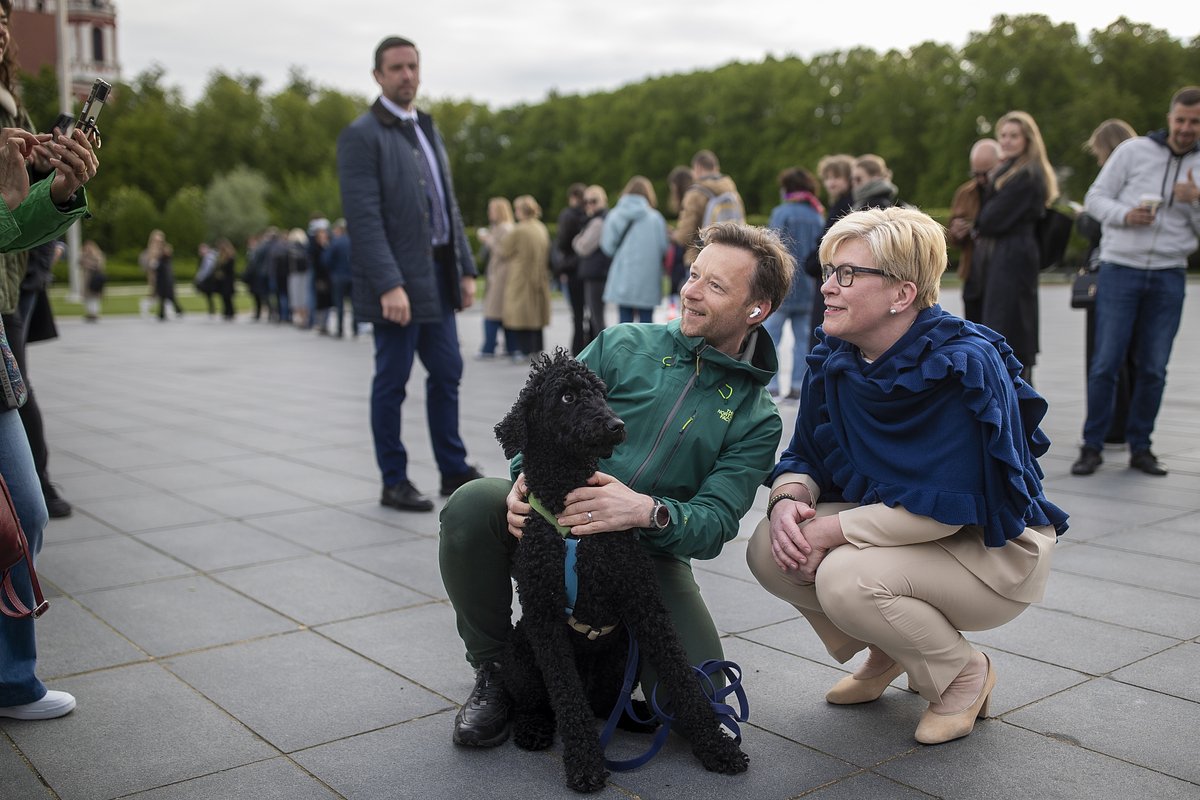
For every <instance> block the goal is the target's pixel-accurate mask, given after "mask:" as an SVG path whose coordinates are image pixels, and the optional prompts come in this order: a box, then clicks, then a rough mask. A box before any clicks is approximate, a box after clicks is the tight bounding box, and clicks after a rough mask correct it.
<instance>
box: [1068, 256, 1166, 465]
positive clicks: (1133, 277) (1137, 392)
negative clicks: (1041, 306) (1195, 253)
mask: <svg viewBox="0 0 1200 800" xmlns="http://www.w3.org/2000/svg"><path fill="white" fill-rule="evenodd" d="M1186 286H1187V281H1186V275H1185V270H1184V268H1183V267H1178V268H1172V269H1134V268H1133V267H1123V266H1121V265H1119V264H1111V263H1107V262H1101V264H1100V276H1099V280H1098V284H1097V287H1096V342H1095V353H1094V354H1093V356H1092V367H1091V369H1090V370H1089V371H1088V386H1087V408H1088V413H1087V422H1085V423H1084V426H1083V443H1084V444H1085V445H1087V446H1088V447H1094V448H1096V449H1097V450H1100V449H1102V448H1103V447H1104V434H1105V433H1106V432H1107V431H1108V427H1109V425H1110V423H1111V422H1112V415H1113V406H1114V405H1115V403H1116V395H1117V377H1118V375H1119V374H1120V370H1121V364H1122V363H1123V362H1124V360H1125V357H1126V352H1127V351H1128V350H1129V348H1130V341H1131V340H1132V342H1133V352H1132V356H1133V364H1134V376H1133V396H1132V397H1131V398H1130V401H1129V418H1128V420H1127V421H1126V423H1125V440H1126V441H1127V442H1129V449H1130V452H1133V453H1137V452H1140V451H1142V450H1149V449H1150V433H1151V432H1152V431H1153V430H1154V420H1155V419H1156V418H1157V417H1158V409H1159V406H1161V405H1162V395H1163V389H1164V388H1165V387H1166V384H1167V361H1168V359H1170V357H1171V345H1172V344H1173V343H1174V341H1175V334H1176V333H1177V332H1178V331H1179V320H1180V317H1181V316H1182V315H1183V296H1184V291H1185V289H1186Z"/></svg>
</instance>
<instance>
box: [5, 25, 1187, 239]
mask: <svg viewBox="0 0 1200 800" xmlns="http://www.w3.org/2000/svg"><path fill="white" fill-rule="evenodd" d="M1197 76H1200V37H1197V38H1194V39H1193V40H1192V41H1191V42H1182V41H1180V40H1177V39H1173V38H1172V37H1171V36H1169V35H1168V34H1167V33H1166V32H1164V31H1162V30H1158V29H1155V28H1152V27H1149V26H1146V25H1140V24H1137V23H1133V22H1130V21H1128V20H1126V19H1124V18H1122V19H1119V20H1117V21H1116V22H1114V23H1112V24H1111V25H1109V26H1108V27H1107V28H1105V29H1103V30H1097V31H1092V32H1090V34H1089V35H1087V36H1086V37H1085V38H1081V37H1080V34H1079V32H1078V31H1077V30H1076V28H1075V26H1074V25H1072V24H1069V23H1062V24H1055V23H1053V22H1051V21H1050V20H1049V19H1048V18H1047V17H1045V16H1042V15H1028V16H1011V17H1010V16H998V17H996V18H995V19H994V20H993V22H992V25H991V28H990V29H989V30H988V31H986V32H978V33H975V34H973V35H972V36H971V37H970V39H969V41H968V42H967V44H966V45H965V46H964V47H962V48H961V49H955V48H953V47H950V46H948V45H945V44H937V43H933V42H927V43H924V44H921V45H919V46H917V47H915V48H913V49H912V50H910V51H906V52H898V51H889V52H887V53H882V54H881V53H877V52H875V51H872V50H868V49H863V48H855V49H852V50H847V51H841V52H835V53H828V54H822V55H818V56H815V57H813V58H812V59H809V60H805V59H801V58H785V59H776V58H768V59H767V60H766V61H765V62H762V63H754V64H743V63H733V64H729V65H726V66H724V67H721V68H719V69H716V70H711V71H704V72H694V73H690V74H681V75H671V76H667V77H660V78H654V79H651V80H647V81H644V82H642V83H638V84H633V85H629V86H625V87H623V88H621V89H618V90H615V91H612V92H601V93H595V94H591V95H586V96H580V95H565V96H559V95H551V96H550V97H548V98H547V99H546V100H545V101H544V102H541V103H536V104H527V105H518V106H516V107H512V108H500V109H492V108H489V107H488V106H486V105H480V104H476V103H469V102H454V101H441V102H430V101H429V99H428V98H426V105H427V106H429V107H430V110H431V111H432V112H433V113H434V114H435V116H436V118H437V119H438V124H439V125H440V127H441V129H442V132H443V134H444V135H445V137H446V139H447V144H448V148H449V151H450V154H451V158H452V161H453V168H454V175H455V180H456V183H457V191H458V195H459V199H460V202H461V204H462V207H463V211H464V214H465V216H466V217H467V221H468V224H469V225H471V226H475V225H479V224H481V223H482V222H483V221H484V219H485V209H486V205H487V199H488V198H489V197H490V196H493V195H504V196H508V197H513V196H516V195H519V194H532V195H534V196H535V197H537V198H538V199H539V201H540V202H541V203H542V205H543V206H544V207H545V208H546V209H547V216H552V215H553V214H554V212H555V211H556V210H557V209H558V207H559V206H560V205H561V204H562V201H563V195H564V190H565V188H566V186H567V185H568V184H569V183H571V182H573V181H585V182H589V183H599V184H602V185H604V186H606V187H607V188H608V189H609V192H610V194H615V193H616V192H618V191H619V190H620V188H621V187H622V186H623V185H624V184H625V182H626V180H627V179H628V178H629V177H630V176H631V175H634V174H644V175H646V176H648V177H650V178H651V179H652V180H653V181H654V182H655V184H656V187H657V189H658V191H659V193H660V199H663V200H664V201H665V191H666V186H665V178H666V175H667V173H668V172H669V171H670V169H671V168H672V167H673V166H675V165H676V164H682V163H687V161H688V160H689V159H690V157H691V155H692V154H693V153H694V152H695V151H696V150H697V149H700V148H702V147H706V148H710V149H712V150H714V151H715V152H716V153H717V154H718V155H719V156H720V157H721V161H722V167H723V169H724V171H725V172H727V173H729V174H730V175H732V176H733V177H734V178H735V179H736V180H737V182H738V185H739V187H740V189H741V190H742V193H743V195H744V196H745V198H746V201H747V205H748V207H749V210H750V211H751V213H754V214H765V213H767V212H768V211H769V210H770V208H771V207H772V206H773V205H774V204H775V202H776V199H777V197H778V195H777V189H776V183H775V176H776V175H777V174H778V173H779V171H780V170H781V169H782V168H784V167H786V166H790V165H803V166H807V167H809V168H810V169H811V168H813V167H815V165H816V162H817V160H818V159H819V158H820V157H821V156H822V155H825V154H827V153H836V152H845V153H851V154H861V153H866V152H874V153H878V154H879V155H881V156H883V157H884V158H885V159H886V160H887V162H888V164H889V166H890V167H891V168H892V170H893V172H894V180H895V182H896V184H897V185H898V186H899V187H900V192H901V199H903V200H905V201H907V202H910V203H914V204H917V205H919V206H922V207H931V208H944V207H945V206H946V205H948V203H949V200H950V196H951V194H952V193H953V190H954V188H955V186H957V185H958V184H959V183H960V182H962V181H963V180H965V178H966V177H967V152H968V150H969V148H970V145H971V143H972V142H973V141H974V140H975V139H976V138H978V137H979V136H981V135H985V134H988V133H990V132H991V126H992V124H993V123H994V121H995V120H996V119H998V118H999V117H1000V116H1001V115H1003V114H1004V113H1005V112H1007V111H1009V110H1012V109H1017V108H1020V109H1024V110H1026V111H1028V112H1030V113H1031V114H1033V116H1034V117H1035V118H1036V119H1037V121H1038V123H1039V125H1040V127H1041V129H1042V133H1043V136H1044V138H1045V140H1046V144H1047V148H1048V151H1049V154H1050V158H1051V160H1052V161H1053V163H1054V164H1055V166H1056V167H1058V168H1059V169H1060V171H1061V173H1062V175H1063V177H1064V180H1063V188H1064V193H1065V194H1066V195H1067V196H1069V197H1071V198H1073V199H1079V198H1081V197H1082V194H1083V192H1084V191H1085V190H1086V188H1087V186H1088V184H1089V182H1090V181H1091V180H1092V178H1093V177H1094V176H1095V173H1096V165H1095V162H1094V160H1093V159H1092V157H1091V156H1089V155H1088V154H1087V153H1085V152H1084V151H1083V150H1082V148H1081V144H1082V142H1083V141H1084V140H1085V139H1086V138H1087V137H1088V135H1089V134H1090V132H1091V131H1092V129H1093V128H1094V127H1095V126H1096V125H1097V124H1099V123H1100V122H1101V121H1103V120H1105V119H1107V118H1109V117H1120V118H1123V119H1125V120H1127V121H1128V122H1130V123H1131V124H1132V125H1133V126H1134V127H1135V128H1136V129H1137V130H1138V131H1140V132H1145V131H1148V130H1152V129H1154V128H1159V127H1163V126H1164V124H1165V113H1166V111H1167V104H1168V101H1169V99H1170V96H1171V94H1172V92H1174V90H1175V89H1177V88H1179V87H1180V86H1184V85H1187V84H1192V83H1196V82H1197V80H1198V77H1197ZM25 99H26V103H27V105H28V106H29V108H30V111H31V114H32V115H33V118H34V119H35V120H38V121H39V124H48V122H49V121H51V120H53V119H54V116H55V114H54V111H55V108H54V93H53V74H51V73H43V74H42V75H38V76H26V80H25ZM368 102H369V99H368V98H365V97H354V96H349V95H346V94H343V93H340V92H337V91H334V90H331V89H327V88H322V87H320V86H317V85H315V84H313V83H312V82H311V81H310V80H308V79H307V78H306V77H305V76H304V75H303V74H302V73H300V72H297V71H293V74H292V76H291V81H290V84H289V85H288V86H287V87H286V88H285V89H283V90H282V91H280V92H279V93H278V94H275V95H272V96H266V95H264V93H263V91H262V80H261V79H260V78H257V77H254V76H245V75H238V76H230V75H226V74H223V73H220V72H217V73H214V75H213V77H212V79H211V81H210V83H209V84H208V86H207V88H206V91H205V94H204V96H203V97H202V98H201V99H200V100H199V101H198V102H197V103H196V104H195V105H194V106H192V107H188V106H187V105H186V104H185V103H184V102H182V100H181V97H180V94H179V91H178V90H177V89H173V88H169V87H167V86H166V85H164V75H163V73H162V72H161V71H154V70H152V71H148V72H146V73H143V74H141V75H139V76H137V77H136V78H135V79H134V80H133V81H132V82H131V83H129V84H126V85H121V86H119V87H118V92H117V94H116V99H115V102H112V103H110V104H109V106H108V107H107V108H106V109H105V112H104V116H103V118H102V120H101V129H102V130H103V132H104V139H105V146H104V148H103V150H102V152H101V154H100V156H101V164H102V166H101V169H100V173H99V175H98V176H97V178H96V179H95V181H94V182H93V186H92V196H93V198H94V199H93V205H94V207H95V214H96V215H95V219H93V220H91V221H89V222H88V223H87V224H86V225H87V227H86V233H85V235H86V236H92V237H95V238H96V239H97V241H98V242H99V243H100V244H101V246H102V247H104V248H105V249H106V250H109V251H118V252H125V251H129V250H130V249H136V248H140V247H141V246H142V245H143V244H144V242H145V240H146V235H147V234H148V232H149V231H150V229H151V228H153V227H155V226H162V227H164V230H166V231H167V236H168V238H169V239H171V240H172V241H175V242H176V243H177V249H178V248H180V247H192V246H194V242H195V241H196V240H197V237H200V236H207V237H216V236H228V237H229V238H230V239H232V240H234V241H235V243H237V244H238V245H239V246H240V245H241V244H242V243H244V241H245V238H246V236H247V235H248V234H249V233H250V232H251V231H253V230H254V229H255V228H257V227H259V226H261V225H264V224H267V223H271V224H275V225H281V226H287V227H293V226H303V225H304V224H305V221H306V220H307V218H308V216H309V214H310V212H312V211H315V210H320V211H321V212H323V213H324V214H326V215H327V216H329V217H331V218H332V217H334V216H337V215H338V214H339V213H340V199H339V197H338V191H337V180H336V173H335V169H334V164H335V149H336V138H337V135H338V133H339V132H340V131H341V129H342V128H343V127H344V126H345V125H346V124H347V123H348V122H350V121H351V120H352V119H353V118H354V117H355V116H357V115H358V114H360V113H362V111H363V110H364V109H365V107H366V105H367V103H368ZM41 120H46V123H42V122H40V121H41ZM664 205H665V202H664ZM190 214H195V215H198V219H196V220H189V218H188V217H189V215H190Z"/></svg>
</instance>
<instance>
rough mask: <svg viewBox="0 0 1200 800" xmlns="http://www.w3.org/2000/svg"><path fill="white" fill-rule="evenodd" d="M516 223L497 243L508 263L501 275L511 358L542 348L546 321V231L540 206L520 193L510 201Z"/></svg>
mask: <svg viewBox="0 0 1200 800" xmlns="http://www.w3.org/2000/svg"><path fill="white" fill-rule="evenodd" d="M513 211H514V212H515V213H516V217H517V224H516V225H515V226H513V229H512V230H511V231H509V232H508V235H507V236H505V237H504V240H503V241H502V242H501V243H500V256H501V257H502V258H503V259H504V261H505V263H506V264H507V265H508V271H507V274H506V275H505V278H504V309H503V319H504V331H505V337H506V339H507V340H508V349H509V351H510V352H511V353H512V358H513V361H514V362H518V363H520V362H524V361H526V360H527V359H528V358H529V356H531V355H533V354H534V353H538V352H540V351H541V350H542V349H543V348H542V329H543V328H545V327H546V326H547V325H549V324H550V233H549V231H547V230H546V226H545V225H543V224H542V221H541V216H542V207H541V206H539V205H538V202H537V200H534V199H533V198H532V197H531V196H529V195H527V194H524V195H521V196H520V197H518V198H517V199H516V200H514V201H513Z"/></svg>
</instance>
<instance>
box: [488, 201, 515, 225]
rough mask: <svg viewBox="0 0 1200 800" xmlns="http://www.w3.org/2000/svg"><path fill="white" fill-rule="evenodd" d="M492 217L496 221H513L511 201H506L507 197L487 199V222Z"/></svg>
mask: <svg viewBox="0 0 1200 800" xmlns="http://www.w3.org/2000/svg"><path fill="white" fill-rule="evenodd" d="M492 217H495V218H496V219H495V221H496V222H498V223H502V222H512V221H513V208H512V203H510V202H508V198H507V197H493V198H492V199H490V200H488V221H489V222H490V221H492Z"/></svg>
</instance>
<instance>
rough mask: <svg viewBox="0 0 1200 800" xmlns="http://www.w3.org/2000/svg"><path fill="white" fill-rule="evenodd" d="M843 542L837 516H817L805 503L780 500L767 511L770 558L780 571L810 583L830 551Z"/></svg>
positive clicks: (840, 525) (814, 579)
mask: <svg viewBox="0 0 1200 800" xmlns="http://www.w3.org/2000/svg"><path fill="white" fill-rule="evenodd" d="M845 541H846V539H845V537H844V536H843V535H842V524H841V522H840V520H839V519H838V515H837V514H832V515H830V516H827V517H817V512H816V511H815V510H814V509H813V507H812V506H810V505H809V504H808V503H802V502H799V501H797V500H780V501H779V502H778V503H776V504H775V508H773V509H772V510H771V556H772V557H773V558H774V559H775V564H776V565H777V566H778V567H779V568H780V569H781V570H783V571H784V572H794V573H796V575H797V577H799V578H800V580H801V581H803V582H805V583H813V582H814V581H816V579H817V568H818V567H819V566H820V565H821V562H822V561H823V560H824V558H825V556H826V555H827V554H828V553H829V551H830V550H832V549H833V548H835V547H837V546H838V545H840V544H844V543H845Z"/></svg>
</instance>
